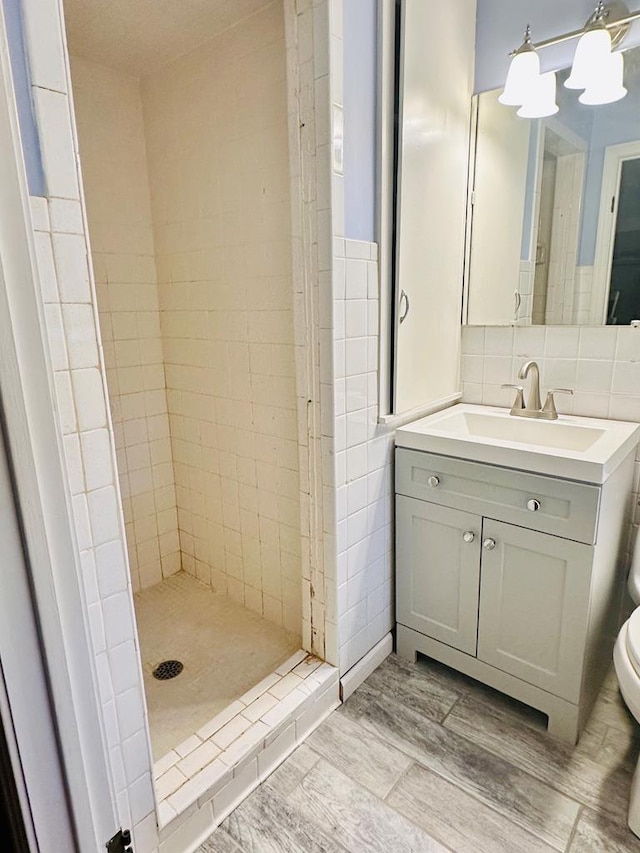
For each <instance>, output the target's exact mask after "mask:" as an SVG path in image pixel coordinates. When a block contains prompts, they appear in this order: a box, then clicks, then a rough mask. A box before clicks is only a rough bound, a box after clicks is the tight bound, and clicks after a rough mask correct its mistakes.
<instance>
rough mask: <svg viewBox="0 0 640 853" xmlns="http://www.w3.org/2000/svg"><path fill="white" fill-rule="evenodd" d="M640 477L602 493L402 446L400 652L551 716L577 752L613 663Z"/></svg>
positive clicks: (612, 483)
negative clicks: (624, 554) (628, 514)
mask: <svg viewBox="0 0 640 853" xmlns="http://www.w3.org/2000/svg"><path fill="white" fill-rule="evenodd" d="M632 467H633V455H631V456H630V457H629V458H628V459H627V460H625V462H624V463H623V464H622V465H621V466H620V467H619V469H618V470H617V471H615V472H614V473H613V474H612V475H611V477H610V478H609V480H608V481H606V482H605V484H604V485H603V486H596V485H593V484H589V483H580V482H575V481H568V480H562V479H559V478H554V477H547V476H542V475H537V474H535V475H534V474H527V473H524V472H521V471H515V470H508V469H504V468H498V467H495V466H490V465H485V464H480V463H475V462H467V461H464V460H458V459H453V458H451V457H445V456H438V455H435V454H430V453H425V452H422V451H414V450H409V449H404V448H398V449H397V450H396V622H397V625H396V630H397V651H398V654H399V655H400V656H402V657H406V658H408V659H413V660H415V659H416V653H417V652H421V653H423V654H426V655H428V656H430V657H433V658H435V659H437V660H440V661H442V662H443V663H445V664H447V665H449V666H451V667H453V668H455V669H459V670H461V671H462V672H465V673H466V674H467V675H471V676H472V677H474V678H477V679H478V680H479V681H483V682H484V683H486V684H489V685H490V686H492V687H495V688H496V689H498V690H501V691H503V692H505V693H508V694H509V695H511V696H514V697H515V698H516V699H519V700H520V701H522V702H525V703H527V704H529V705H532V706H533V707H535V708H539V709H540V710H542V711H544V713H546V714H548V716H549V730H550V731H552V732H553V733H554V734H556V735H557V736H559V737H561V738H563V739H565V740H567V741H572V742H575V740H576V739H577V736H578V733H579V731H580V729H581V728H582V726H583V725H584V724H585V722H586V719H587V717H588V713H589V711H590V709H591V705H592V703H593V701H594V699H595V697H596V696H597V693H598V690H599V687H600V685H601V682H602V679H603V677H604V674H605V673H606V671H607V669H608V667H609V666H610V664H611V652H612V644H613V640H614V638H615V634H616V630H617V627H618V617H619V611H620V602H621V595H622V590H623V586H624V574H623V573H624V567H623V563H622V561H620V560H619V559H618V558H619V555H620V552H621V550H622V548H623V543H624V524H625V510H626V507H627V495H628V493H629V485H630V477H631V472H632ZM536 528H537V529H536ZM559 534H560V535H559Z"/></svg>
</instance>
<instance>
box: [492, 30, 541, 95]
mask: <svg viewBox="0 0 640 853" xmlns="http://www.w3.org/2000/svg"><path fill="white" fill-rule="evenodd" d="M539 77H540V59H539V57H538V54H537V53H536V50H535V48H534V47H533V45H532V44H531V27H529V26H528V25H527V29H526V30H525V33H524V41H523V42H522V44H521V45H520V47H519V48H518V49H517V50H516V52H515V53H514V54H513V59H512V60H511V65H510V66H509V73H508V74H507V82H506V83H505V85H504V91H503V92H502V94H501V95H500V97H499V98H498V100H499V101H500V103H501V104H504V105H505V106H508V107H521V106H522V105H523V104H524V103H525V102H526V101H527V99H528V98H529V97H530V95H531V91H532V90H533V89H535V87H536V85H538V83H539Z"/></svg>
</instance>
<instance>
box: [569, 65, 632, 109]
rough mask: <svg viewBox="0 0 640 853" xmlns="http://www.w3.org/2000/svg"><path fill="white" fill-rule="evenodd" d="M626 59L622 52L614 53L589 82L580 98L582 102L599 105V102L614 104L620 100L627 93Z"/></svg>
mask: <svg viewBox="0 0 640 853" xmlns="http://www.w3.org/2000/svg"><path fill="white" fill-rule="evenodd" d="M623 77H624V59H623V57H622V54H621V53H612V54H611V55H610V56H609V57H608V59H607V61H606V64H603V65H602V66H600V67H599V68H598V73H597V75H596V76H594V79H593V80H592V81H591V82H590V83H589V85H588V86H587V88H586V89H585V90H584V92H583V93H582V94H581V95H580V98H579V99H578V100H579V101H580V103H581V104H587V105H589V106H598V105H599V104H613V103H614V101H620V100H622V98H624V96H625V95H626V94H627V90H626V89H625V87H624V85H623V82H622V80H623Z"/></svg>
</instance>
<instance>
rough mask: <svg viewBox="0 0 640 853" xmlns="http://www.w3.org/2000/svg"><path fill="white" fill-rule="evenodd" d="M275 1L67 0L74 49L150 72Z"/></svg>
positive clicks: (102, 62) (136, 71)
mask: <svg viewBox="0 0 640 853" xmlns="http://www.w3.org/2000/svg"><path fill="white" fill-rule="evenodd" d="M270 2H271V0H64V9H65V20H66V28H67V39H68V42H69V51H70V53H72V54H74V55H76V56H81V57H83V58H85V59H89V60H91V61H93V62H97V63H98V64H99V65H107V66H110V67H112V68H118V69H119V70H121V71H127V72H129V73H130V74H134V75H135V76H137V77H141V76H143V75H145V74H149V73H151V72H153V71H156V70H157V69H158V68H161V67H162V66H163V65H166V64H167V63H169V62H172V61H173V60H174V59H177V58H178V57H179V56H183V55H184V54H186V53H189V51H191V50H194V48H196V47H198V46H199V45H201V44H204V43H205V42H208V41H210V40H211V39H213V38H215V36H217V35H218V34H219V33H221V32H223V31H224V30H226V29H228V28H229V27H232V26H233V25H234V24H237V23H238V22H239V21H242V20H243V19H244V18H247V17H249V16H250V15H253V14H254V13H255V12H257V11H258V10H259V9H262V8H264V7H265V6H267V5H269V3H270Z"/></svg>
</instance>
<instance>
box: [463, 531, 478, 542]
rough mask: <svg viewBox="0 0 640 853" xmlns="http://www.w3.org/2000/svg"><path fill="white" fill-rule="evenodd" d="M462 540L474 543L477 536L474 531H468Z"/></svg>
mask: <svg viewBox="0 0 640 853" xmlns="http://www.w3.org/2000/svg"><path fill="white" fill-rule="evenodd" d="M462 538H463V539H464V541H465V542H473V540H474V539H475V538H476V534H475V533H474V532H473V530H467V531H466V533H465V534H464V535H463V537H462Z"/></svg>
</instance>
